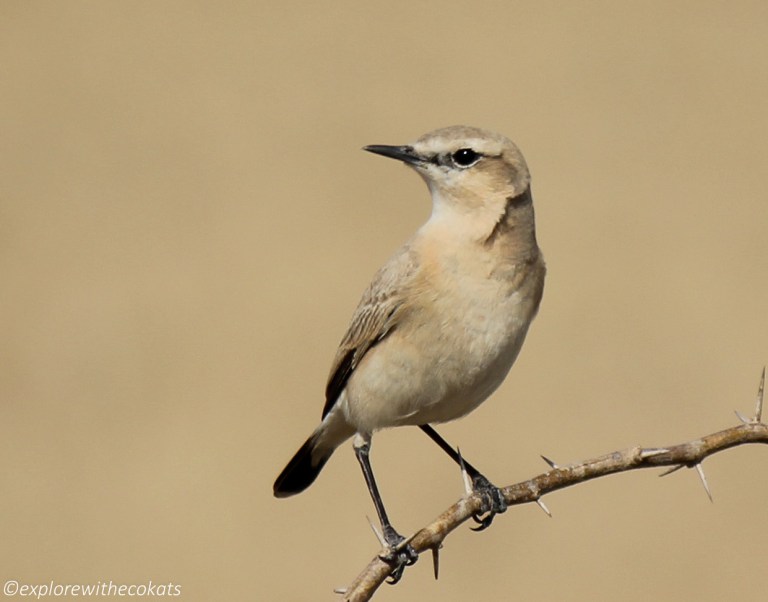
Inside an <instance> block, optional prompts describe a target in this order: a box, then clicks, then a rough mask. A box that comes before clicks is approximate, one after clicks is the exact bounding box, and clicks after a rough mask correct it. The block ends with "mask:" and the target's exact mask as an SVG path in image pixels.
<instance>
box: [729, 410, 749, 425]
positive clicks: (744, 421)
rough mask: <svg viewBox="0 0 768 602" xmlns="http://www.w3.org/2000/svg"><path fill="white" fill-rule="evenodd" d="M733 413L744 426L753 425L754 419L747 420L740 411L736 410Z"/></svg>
mask: <svg viewBox="0 0 768 602" xmlns="http://www.w3.org/2000/svg"><path fill="white" fill-rule="evenodd" d="M733 413H734V414H736V418H738V419H739V420H740V421H741V422H742V423H743V424H752V419H751V418H747V417H746V416H744V414H742V413H741V412H739V411H738V410H734V411H733Z"/></svg>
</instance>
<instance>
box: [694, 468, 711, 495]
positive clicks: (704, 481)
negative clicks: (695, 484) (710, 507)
mask: <svg viewBox="0 0 768 602" xmlns="http://www.w3.org/2000/svg"><path fill="white" fill-rule="evenodd" d="M696 472H698V473H699V478H700V479H701V484H702V485H704V491H706V492H707V497H708V498H709V501H710V502H711V501H713V500H712V492H711V491H710V490H709V484H708V483H707V477H705V476H704V469H703V468H702V467H701V464H696Z"/></svg>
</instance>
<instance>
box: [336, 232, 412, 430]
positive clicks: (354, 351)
mask: <svg viewBox="0 0 768 602" xmlns="http://www.w3.org/2000/svg"><path fill="white" fill-rule="evenodd" d="M414 266H415V262H414V259H413V257H412V253H411V251H410V249H409V247H408V246H407V245H406V246H405V247H403V248H402V249H401V250H400V252H398V253H397V254H396V255H395V256H394V257H392V259H390V260H389V261H388V262H387V263H386V264H385V265H384V266H383V267H382V268H381V269H380V270H379V271H378V272H377V273H376V275H375V276H374V277H373V280H372V281H371V284H369V285H368V288H367V289H366V291H365V293H363V297H362V299H361V300H360V303H359V304H358V306H357V309H356V310H355V313H354V314H353V316H352V321H351V322H350V325H349V329H348V330H347V332H346V334H345V335H344V338H342V340H341V343H340V344H339V349H338V351H337V352H336V357H335V358H334V360H333V364H332V366H331V373H330V375H329V377H328V385H327V386H326V389H325V407H324V408H323V418H325V416H326V415H327V414H328V412H330V411H331V409H332V408H333V406H334V404H335V403H336V401H337V400H338V398H339V395H341V392H342V391H343V390H344V387H345V386H346V385H347V381H349V378H350V376H352V373H353V372H354V371H355V368H356V367H357V366H358V365H359V364H360V360H362V359H363V357H364V356H365V354H366V353H367V352H368V351H370V350H371V349H372V348H373V347H375V346H376V345H377V344H378V343H380V342H381V341H382V340H384V339H385V338H386V337H387V335H388V334H389V333H391V332H392V331H393V330H394V329H395V328H396V327H397V323H398V320H399V316H400V315H401V314H402V300H403V299H404V292H405V289H406V288H407V287H408V284H409V282H410V279H411V277H412V275H413V273H414Z"/></svg>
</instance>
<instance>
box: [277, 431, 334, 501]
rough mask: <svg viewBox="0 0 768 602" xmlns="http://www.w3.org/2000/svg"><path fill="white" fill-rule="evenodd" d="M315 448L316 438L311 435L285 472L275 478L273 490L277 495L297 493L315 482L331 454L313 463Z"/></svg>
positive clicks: (283, 495) (285, 495)
mask: <svg viewBox="0 0 768 602" xmlns="http://www.w3.org/2000/svg"><path fill="white" fill-rule="evenodd" d="M314 449H315V438H314V437H310V438H309V439H307V440H306V442H305V443H304V445H302V446H301V449H299V451H297V452H296V454H295V455H294V456H293V458H291V461H290V462H288V465H287V466H286V467H285V468H284V469H283V472H281V473H280V475H279V476H278V477H277V479H275V484H274V485H273V486H272V492H273V493H274V495H275V497H290V496H292V495H296V494H297V493H301V492H302V491H304V490H305V489H306V488H307V487H309V486H310V485H311V484H312V483H314V482H315V479H316V478H317V475H319V474H320V471H321V470H322V468H323V466H325V463H326V462H327V461H328V458H329V457H330V454H328V455H327V456H323V457H322V458H320V459H319V461H316V463H313V462H312V452H313V451H314Z"/></svg>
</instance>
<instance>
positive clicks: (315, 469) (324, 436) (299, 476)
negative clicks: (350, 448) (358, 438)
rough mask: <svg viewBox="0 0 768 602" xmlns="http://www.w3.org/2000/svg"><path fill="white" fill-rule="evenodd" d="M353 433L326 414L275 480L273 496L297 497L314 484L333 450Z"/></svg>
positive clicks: (334, 416) (338, 418)
mask: <svg viewBox="0 0 768 602" xmlns="http://www.w3.org/2000/svg"><path fill="white" fill-rule="evenodd" d="M353 433H354V429H352V428H351V427H350V426H349V425H348V424H347V423H346V421H344V420H343V419H341V417H340V416H337V415H336V413H335V412H332V413H331V414H328V415H327V416H326V417H325V420H323V422H322V423H321V424H320V426H319V427H317V429H316V430H315V432H314V433H312V435H311V436H310V438H309V439H307V440H306V441H305V442H304V445H302V446H301V447H300V448H299V451H297V452H296V453H295V454H294V456H293V458H291V461H290V462H288V464H287V465H286V467H285V468H283V471H282V472H281V473H280V475H279V476H278V477H277V479H275V484H274V485H273V486H272V491H273V493H274V494H275V497H290V496H292V495H296V494H297V493H301V492H302V491H304V490H305V489H306V488H307V487H309V486H310V485H311V484H312V483H314V482H315V479H316V478H317V475H319V474H320V471H321V470H322V469H323V466H325V463H326V462H327V461H328V458H330V457H331V454H333V451H334V450H335V449H336V448H337V447H338V446H339V445H340V444H341V443H342V442H344V441H345V440H346V439H348V438H349V437H351V436H352V434H353Z"/></svg>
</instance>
